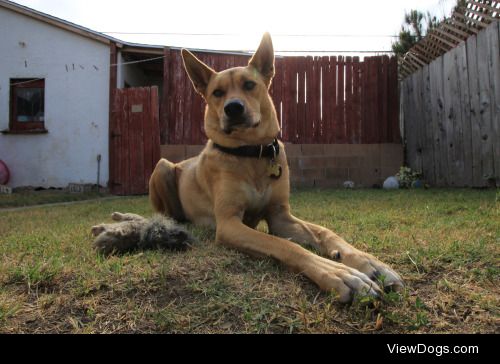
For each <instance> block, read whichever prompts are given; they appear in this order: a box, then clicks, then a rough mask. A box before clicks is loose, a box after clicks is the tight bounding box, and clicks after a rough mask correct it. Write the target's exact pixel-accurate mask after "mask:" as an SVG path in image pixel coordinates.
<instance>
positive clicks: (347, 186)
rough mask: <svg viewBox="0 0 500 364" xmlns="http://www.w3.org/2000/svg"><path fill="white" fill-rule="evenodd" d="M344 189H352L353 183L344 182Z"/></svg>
mask: <svg viewBox="0 0 500 364" xmlns="http://www.w3.org/2000/svg"><path fill="white" fill-rule="evenodd" d="M344 188H349V189H352V188H354V182H353V181H345V182H344Z"/></svg>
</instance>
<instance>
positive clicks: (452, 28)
mask: <svg viewBox="0 0 500 364" xmlns="http://www.w3.org/2000/svg"><path fill="white" fill-rule="evenodd" d="M441 26H442V27H443V28H445V29H448V30H449V31H450V32H453V33H455V34H458V35H460V36H461V37H462V38H461V39H462V40H466V39H467V38H469V37H470V34H469V33H466V32H464V31H463V30H461V29H459V28H458V27H457V26H453V25H450V24H446V23H443V24H442V25H441Z"/></svg>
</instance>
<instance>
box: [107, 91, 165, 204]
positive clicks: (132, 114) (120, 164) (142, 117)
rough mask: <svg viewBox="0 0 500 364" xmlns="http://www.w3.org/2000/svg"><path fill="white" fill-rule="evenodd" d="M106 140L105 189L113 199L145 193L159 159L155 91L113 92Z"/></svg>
mask: <svg viewBox="0 0 500 364" xmlns="http://www.w3.org/2000/svg"><path fill="white" fill-rule="evenodd" d="M112 105H113V107H112V114H111V120H110V126H109V127H110V133H109V135H110V140H109V144H110V145H109V155H110V157H109V159H110V166H109V170H110V173H109V185H110V190H111V193H113V194H115V195H142V194H146V193H148V182H149V177H150V176H151V173H152V172H153V168H154V167H155V165H156V163H157V162H158V160H159V159H160V125H159V106H158V88H157V87H140V88H127V89H116V91H115V92H114V97H113V104H112Z"/></svg>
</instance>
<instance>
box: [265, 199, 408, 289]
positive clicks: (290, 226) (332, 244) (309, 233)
mask: <svg viewBox="0 0 500 364" xmlns="http://www.w3.org/2000/svg"><path fill="white" fill-rule="evenodd" d="M270 211H271V213H270V214H269V216H268V218H267V223H268V225H269V231H270V233H271V234H273V235H276V236H279V237H282V238H285V239H290V240H291V241H294V242H296V243H299V244H307V245H311V246H313V247H315V248H317V249H318V250H319V251H320V252H321V253H322V254H324V255H326V256H328V257H329V258H331V259H333V260H335V261H338V262H342V263H344V264H345V265H347V266H349V267H352V268H355V269H357V270H359V271H360V272H363V273H365V274H366V275H367V276H368V277H370V278H371V279H372V280H373V281H379V280H381V281H382V282H383V285H384V288H394V289H396V290H397V289H400V288H402V287H403V285H404V284H403V280H402V279H401V277H400V276H399V274H397V273H396V272H395V271H394V270H393V269H392V268H390V267H389V266H388V265H387V264H385V263H382V262H381V261H380V260H378V259H377V258H375V257H374V256H373V255H371V254H368V253H365V252H362V251H360V250H358V249H356V248H354V247H353V246H352V245H350V244H348V243H347V242H346V241H345V240H344V239H342V238H341V237H340V236H338V235H337V234H335V233H334V232H333V231H331V230H329V229H326V228H324V227H322V226H318V225H315V224H312V223H309V222H306V221H302V220H300V219H298V218H296V217H295V216H293V215H292V214H291V213H290V209H289V207H288V206H286V205H282V206H276V207H275V208H273V209H271V210H270Z"/></svg>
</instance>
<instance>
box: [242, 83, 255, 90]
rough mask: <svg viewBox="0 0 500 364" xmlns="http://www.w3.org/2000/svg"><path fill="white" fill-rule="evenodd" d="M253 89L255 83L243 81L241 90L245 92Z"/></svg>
mask: <svg viewBox="0 0 500 364" xmlns="http://www.w3.org/2000/svg"><path fill="white" fill-rule="evenodd" d="M254 87H255V82H253V81H245V83H244V84H243V88H244V89H245V90H247V91H252V90H253V89H254Z"/></svg>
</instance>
